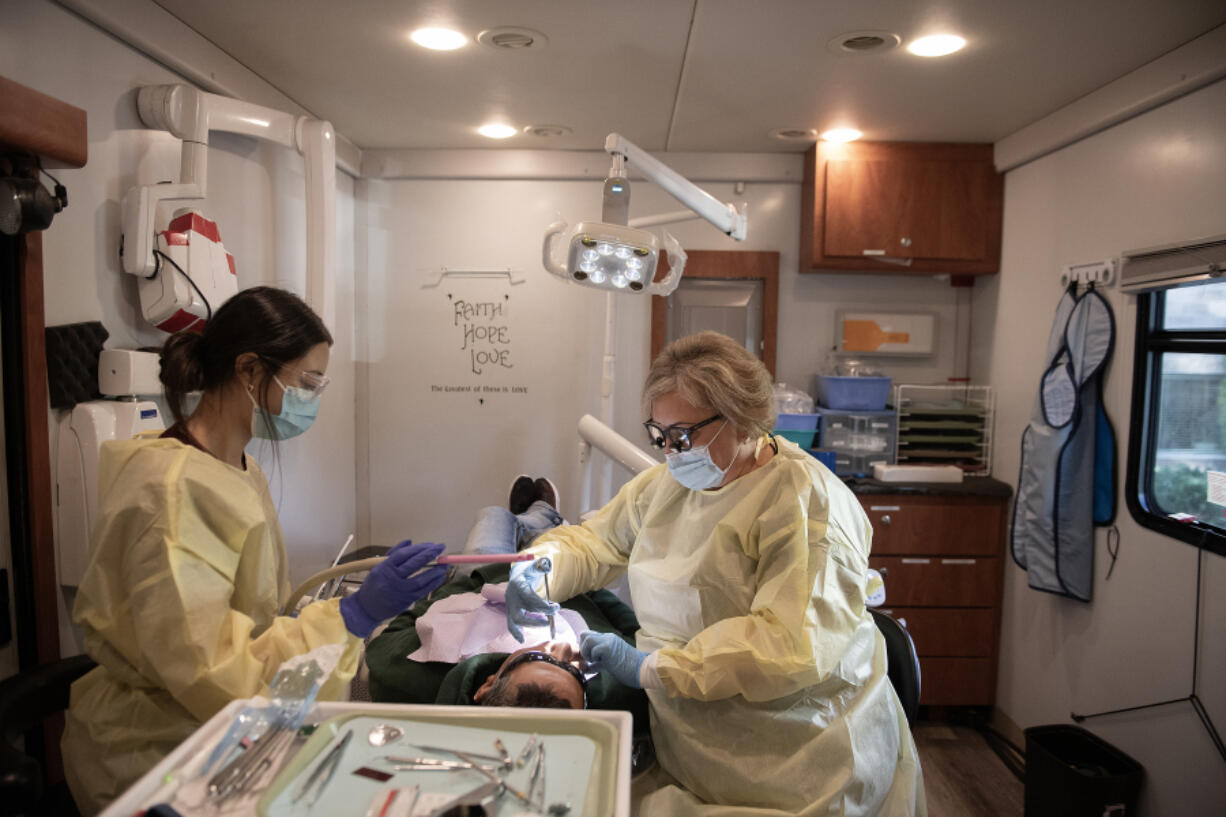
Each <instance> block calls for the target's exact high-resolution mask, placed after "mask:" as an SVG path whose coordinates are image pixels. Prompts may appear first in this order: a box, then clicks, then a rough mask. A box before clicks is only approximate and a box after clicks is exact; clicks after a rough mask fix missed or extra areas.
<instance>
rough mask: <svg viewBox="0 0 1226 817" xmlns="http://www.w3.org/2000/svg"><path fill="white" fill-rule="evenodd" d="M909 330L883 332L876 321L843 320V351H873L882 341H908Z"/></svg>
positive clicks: (879, 346)
mask: <svg viewBox="0 0 1226 817" xmlns="http://www.w3.org/2000/svg"><path fill="white" fill-rule="evenodd" d="M910 341H911V334H910V333H909V332H884V331H882V329H881V327H880V326H878V325H877V322H876V321H863V320H845V321H843V351H845V352H875V351H877V350H878V349H880V348H881V345H882V344H883V343H909V342H910Z"/></svg>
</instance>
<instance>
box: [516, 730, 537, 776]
mask: <svg viewBox="0 0 1226 817" xmlns="http://www.w3.org/2000/svg"><path fill="white" fill-rule="evenodd" d="M540 739H541V737H540V735H537V734H535V733H534V734H533V735H532V737H530V738H528V742H527V743H525V744H524V748H523V750H522V751H521V752H520V753H519V757H518V758H517V759H516V760H515V765H516V766H518V767H519V768H521V769H522V768H523V767H524V764H525V763H527V762H528V755H530V754H532V750H533V748H534V747H535V746H536V742H537V741H538V740H540Z"/></svg>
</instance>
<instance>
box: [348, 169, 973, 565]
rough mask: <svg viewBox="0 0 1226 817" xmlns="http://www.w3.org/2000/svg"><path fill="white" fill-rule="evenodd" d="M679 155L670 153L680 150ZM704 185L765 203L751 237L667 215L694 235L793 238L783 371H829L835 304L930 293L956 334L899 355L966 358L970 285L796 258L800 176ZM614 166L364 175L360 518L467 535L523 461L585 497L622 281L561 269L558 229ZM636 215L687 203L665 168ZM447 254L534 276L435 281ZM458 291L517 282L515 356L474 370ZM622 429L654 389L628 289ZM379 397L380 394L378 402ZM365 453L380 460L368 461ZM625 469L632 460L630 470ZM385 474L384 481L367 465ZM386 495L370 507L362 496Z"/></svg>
mask: <svg viewBox="0 0 1226 817" xmlns="http://www.w3.org/2000/svg"><path fill="white" fill-rule="evenodd" d="M664 158H667V157H666V156H665V157H664ZM705 187H706V188H707V189H708V190H709V191H710V192H711V193H712V194H713V195H715V196H717V197H719V198H721V199H723V200H738V201H739V200H745V201H747V202H748V203H749V212H750V220H749V225H750V226H749V240H747V241H745V242H742V243H737V242H734V241H732V240H731V239H729V238H727V237H726V236H724V235H722V234H721V233H719V232H718V231H717V230H715V229H714V228H713V227H711V226H710V225H709V224H707V223H706V222H702V221H693V222H687V223H682V224H677V225H672V226H670V227H669V228H668V229H669V230H670V231H671V232H672V233H673V234H674V235H676V236H677V237H678V239H679V240H680V241H681V243H682V246H684V247H686V248H687V249H724V250H777V251H779V253H780V256H781V257H780V288H779V290H780V291H779V338H778V356H777V374H778V377H779V378H780V379H782V380H784V381H786V382H789V383H792V384H794V385H797V386H801V387H803V388H806V389H811V388H812V378H813V374H814V373H815V372H816V370H817V369H818V367H819V366H820V365H821V364H822V362H823V361H824V359H825V356H826V353H827V352H828V351H829V349H830V347H831V345H832V343H833V338H834V319H835V311H836V310H837V309H838V308H840V307H845V306H855V307H868V308H876V309H882V310H895V311H900V310H901V311H907V310H916V309H922V310H931V311H934V312H936V313H937V314H938V331H939V351H938V353H937V354H936V355H935V356H933V357H932V358H926V359H919V360H910V361H907V360H901V361H900V360H899V359H893V360H883V361H882V365H883V367H885V368H886V369H887V372H888V373H890V374H892V375H894V376H895V377H896V378H899V379H902V380H906V381H908V382H920V383H928V382H942V381H944V379H945V378H947V377H949V376H951V375H952V373H953V367H954V349H953V343H954V340H953V336H954V314H955V301H956V291H955V290H953V289H952V288H951V287H950V286H949V284H948V282H945V281H938V280H935V279H933V278H930V277H921V278H901V277H875V276H864V275H854V274H837V275H811V274H805V275H801V274H798V272H797V268H796V266H797V249H798V245H799V226H800V185H799V184H749V185H748V186H747V188H746V189H745V191H744V193H743V194H740V195H738V194H736V193H734V191H733V185H731V184H709V185H705ZM599 194H600V185H599V182H597V181H490V180H403V181H363V182H361V183H359V185H358V191H357V198H358V226H357V242H358V247H357V254H358V262H357V286H358V295H357V315H358V317H357V323H358V325H359V327H361V333H362V335H363V337H364V342H365V343H366V344H368V346H367V348H366V349H365V351H363V352H361V353H360V354H359V359H360V361H361V362H360V364H359V370H360V372H361V375H360V377H361V379H360V383H359V398H358V399H359V413H360V415H361V417H362V419H360V420H359V434H361V426H362V425H363V423H368V428H369V438H368V439H360V440H359V445H358V448H359V453H358V457H359V477H358V479H359V489H358V494H359V503H360V506H359V519H360V523H359V524H360V526H361V527H362V528H363V530H364V531H365V530H369V531H370V534H369V537H368V538H369V540H370V541H371V542H373V543H375V544H391V543H394V542H395V541H398V540H399V539H401V538H405V537H412V538H414V539H417V540H419V541H420V540H423V539H434V540H440V541H445V542H446V543H447V544H448V546H449V547H450V548H459V547H461V546H462V545H463V542H464V539H465V536H466V533H467V530H468V526H469V525H470V524H471V522H472V519H473V517H474V514H475V512H476V510H477V509H478V508H479V507H481V506H483V505H488V504H505V502H506V498H507V489H508V486H509V485H510V483H511V481H512V480H513V479H514V477H515V476H516V475H517V474H519V473H528V474H531V475H533V476H541V475H545V476H549V477H551V478H553V479H554V480H555V481H556V482H558V484H559V486H560V488H561V491H562V495H563V508H562V510H563V512H564V513H566V514H568V515H569V516H570V517H571V518H574V516H575V514H576V513H577V512H579V511H580V510H582V509H580V508H579V506H578V493H579V489H580V471H579V470H578V467H577V461H576V444H577V437H576V434H575V424H576V422H577V421H578V418H579V416H580V415H581V414H583V413H585V412H587V413H592V414H596V415H598V414H599V408H600V393H599V377H600V370H601V359H602V354H603V344H604V316H605V296H604V295H603V294H602V293H600V292H598V291H596V290H593V289H589V288H585V287H580V286H575V285H572V284H569V283H567V282H564V281H562V280H560V279H558V278H555V277H553V276H551V275H549V274H547V273H546V272H545V271H544V269H543V268H542V266H541V260H540V254H541V246H540V245H541V239H542V236H543V233H544V228H545V226H546V225H548V224H549V223H550V222H552V221H554V220H555V219H557V218H559V217H562V218H564V219H566V220H568V221H569V222H570V223H572V224H573V223H574V222H576V221H579V220H583V219H598V218H599V212H600V210H599V208H600V200H599ZM633 196H634V199H633V205H632V211H631V215H632V216H637V215H647V214H651V213H659V212H667V211H672V210H676V209H677V206H678V205H677V204H676V202H675V201H673V200H672V199H671V198H669V197H668V196H667V195H666V194H664V193H663V192H662V191H660V190H659V189H658V188H656V187H655V186H654V185H651V184H648V183H646V182H641V183H635V184H634V190H633ZM443 267H511V268H513V269H514V270H515V272H514V276H515V278H516V279H522V280H523V281H524V283H522V284H518V285H514V286H510V285H507V284H506V283H505V282H499V281H497V280H494V279H484V280H455V281H452V280H450V279H448V280H447V281H445V283H444V284H443V285H442V286H440V287H439V288H437V289H430V288H423V285H425V284H430V283H433V282H434V281H436V280H437V279H438V275H439V272H440V271H441V269H442V268H443ZM448 293H450V294H451V295H452V296H453V298H457V299H459V298H463V299H469V300H470V299H478V298H480V299H492V300H494V301H497V300H498V299H500V298H501V297H502V295H509V296H511V300H510V301H508V302H506V303H508V304H509V308H508V311H507V313H506V314H505V315H504V316H503V318H504V319H503V320H500V323H504V324H505V325H506V326H507V329H508V332H509V337H510V338H511V341H510V345H511V348H512V356H513V361H514V368H513V369H510V370H504V371H501V372H497V373H483V374H482V375H476V374H474V373H472V372H471V371H469V365H468V359H467V354H468V353H467V352H465V351H464V350H463V349H462V348H461V345H462V335H461V332H462V330H461V329H459V328H457V327H456V326H455V325H454V319H453V312H452V311H451V307H450V305H449V304H450V302H449V301H448V300H447V294H448ZM618 304H619V306H618V315H617V338H618V342H617V347H616V350H615V352H616V355H617V370H616V380H617V383H616V392H615V394H616V401H615V402H616V406H615V411H614V426H615V428H616V429H617V430H618V431H619V432H620V433H622V434H623V435H625V436H627V437H628V438H630V439H631V440H633V441H635V442H640V443H641V441H642V439H643V431H642V428H641V426H640V423H641V422H642V420H643V417H641V416H640V411H639V391H640V388H641V386H642V382H643V379H644V377H645V376H646V371H647V366H648V363H649V361H648V359H647V358H648V355H649V352H650V302H649V300H648V299H647V298H644V297H635V296H632V295H624V296H618ZM482 384H491V385H497V386H503V385H506V386H508V387H509V386H516V385H519V386H526V387H527V389H528V391H527V393H526V394H514V393H511V394H506V395H504V394H501V393H499V394H495V395H488V396H487V400H486V403H485V404H484V405H482V404H479V403H478V402H477V398H476V397H475V396H473V395H471V394H465V393H458V394H457V393H446V392H443V393H439V392H434V391H432V390H431V387H432V386H439V385H461V386H463V385H478V386H479V385H482ZM363 401H365V406H363ZM364 462H365V464H364ZM616 472H617V473H616V475H615V476H616V479H617V480H618V482H619V484H620V481H621V480H624V479H625V478H626V476H627V474H626V473H625V472H623V471H622V470H621V469H620V468H618V469H616ZM365 475H369V486H368V487H367V488H364V487H363V486H362V484H361V482H362V480H363V479H365V478H366V476H365ZM366 497H369V507H368V508H367V507H362V506H361V502H362V500H363V498H366Z"/></svg>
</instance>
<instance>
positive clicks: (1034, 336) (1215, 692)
mask: <svg viewBox="0 0 1226 817" xmlns="http://www.w3.org/2000/svg"><path fill="white" fill-rule="evenodd" d="M1224 134H1226V82H1218V83H1217V84H1216V85H1212V86H1209V87H1207V88H1205V89H1202V90H1200V91H1198V92H1196V93H1194V94H1192V95H1189V96H1187V97H1184V98H1182V99H1179V100H1176V101H1174V102H1171V103H1168V104H1167V105H1165V106H1163V107H1161V108H1158V109H1156V110H1153V111H1151V112H1149V113H1147V114H1144V115H1143V116H1140V117H1138V118H1136V119H1133V120H1130V121H1128V122H1125V123H1123V124H1120V125H1117V126H1115V127H1113V128H1111V129H1110V130H1108V131H1105V132H1103V133H1100V134H1098V135H1096V136H1094V137H1092V138H1090V139H1087V140H1085V141H1082V142H1079V143H1077V144H1074V145H1072V146H1070V147H1067V148H1065V149H1063V150H1061V151H1059V152H1057V153H1054V154H1052V155H1050V156H1047V157H1045V158H1042V159H1040V160H1038V161H1035V162H1033V163H1031V164H1028V165H1024V166H1022V167H1020V168H1018V169H1017V170H1014V171H1012V172H1010V173H1009V174H1008V175H1007V177H1006V183H1005V226H1004V251H1003V261H1002V271H1001V274H1000V276H998V277H996V278H991V279H984V281H983V283H984V284H986V285H985V286H979V287H977V288H976V290H975V297H974V320H975V323H974V333H973V342H972V353H973V356H972V363H973V372H974V373H975V374H976V375H978V376H980V377H982V378H986V379H987V381H988V382H990V383H991V384H992V385H993V386H994V387H995V388H996V389H997V390H998V391H997V406H998V413H997V419H996V439H997V451H996V466H995V467H994V469H993V470H994V472H995V475H996V476H997V478H999V479H1003V480H1005V481H1008V482H1010V483H1014V484H1015V483H1016V474H1017V469H1018V459H1019V451H1018V449H1019V443H1020V438H1021V433H1022V430H1023V428H1025V426H1026V424H1027V422H1028V421H1029V419H1030V412H1031V408H1032V406H1033V403H1034V395H1035V393H1036V389H1037V385H1038V380H1039V376H1040V374H1041V373H1042V370H1043V369H1044V365H1045V362H1044V360H1043V359H1042V358H1043V351H1044V346H1045V344H1046V338H1047V333H1048V330H1049V327H1050V325H1051V319H1052V313H1053V311H1054V309H1055V305H1056V302H1057V301H1058V300H1059V298H1060V296H1061V289H1060V285H1059V282H1058V276H1059V274H1060V269H1061V267H1062V266H1064V265H1066V264H1075V263H1082V262H1087V261H1095V260H1099V259H1103V258H1110V257H1113V256H1117V255H1119V254H1120V252H1121V251H1123V250H1127V249H1135V248H1139V247H1145V246H1151V245H1155V244H1161V243H1165V242H1171V241H1178V240H1181V239H1189V238H1195V237H1200V236H1207V235H1215V234H1221V233H1223V232H1226V197H1224V196H1223V187H1222V181H1223V179H1226V135H1224ZM1106 294H1107V297H1108V299H1109V300H1110V302H1111V304H1112V306H1113V308H1114V310H1115V317H1116V350H1115V355H1114V359H1113V361H1112V363H1111V368H1110V370H1109V372H1108V376H1107V382H1106V393H1105V399H1106V407H1107V411H1108V413H1109V414H1110V416H1111V418H1112V420H1113V421H1114V423H1115V427H1116V431H1117V434H1118V436H1119V447H1118V452H1117V454H1118V457H1119V461H1120V463H1121V478H1120V494H1119V497H1118V502H1119V516H1118V520H1117V524H1118V526H1119V530H1120V540H1121V541H1120V555H1119V561H1118V563H1117V564H1116V567H1115V571H1114V573H1113V574H1112V576H1111V579H1110V580H1109V581H1108V580H1106V573H1107V569H1108V567H1109V565H1110V559H1109V557H1108V556H1107V553H1106V550H1105V532H1103V531H1099V533H1098V550H1097V553H1096V566H1095V573H1096V581H1095V587H1094V601H1093V602H1092V603H1091V604H1082V603H1079V602H1075V601H1069V600H1065V599H1061V598H1057V597H1054V596H1051V595H1048V594H1045V593H1040V592H1037V591H1034V590H1030V589H1029V588H1028V587H1027V585H1026V576H1025V573H1024V572H1023V571H1022V570H1020V569H1018V568H1017V567H1016V566H1015V565H1014V564H1013V563H1012V562H1010V563H1008V566H1007V567H1006V570H1005V601H1004V603H1005V607H1004V622H1003V632H1002V642H1001V665H1000V682H999V688H998V696H997V705H998V706H999V707H1000V708H1001V709H1002V710H1003V711H1004V712H1005V713H1006V714H1007V715H1009V716H1010V717H1011V718H1012V719H1013V720H1014V721H1016V722H1017V723H1018V724H1019V725H1021V726H1023V727H1026V726H1033V725H1037V724H1044V723H1068V722H1069V720H1068V715H1069V712H1070V711H1076V712H1080V713H1085V712H1095V711H1102V710H1109V709H1115V708H1122V707H1128V706H1133V705H1136V704H1144V703H1149V702H1154V701H1163V700H1169V699H1173V698H1179V697H1183V696H1185V695H1187V694H1188V693H1189V692H1190V691H1191V689H1192V677H1191V674H1192V641H1193V623H1194V622H1193V618H1194V617H1193V598H1194V593H1195V576H1196V550H1195V549H1194V548H1192V547H1190V546H1188V545H1186V544H1184V543H1183V542H1179V541H1175V540H1173V539H1170V538H1167V537H1164V536H1161V535H1159V534H1157V533H1154V532H1153V531H1150V530H1147V529H1145V528H1142V527H1140V526H1139V525H1138V524H1137V523H1136V522H1134V521H1133V519H1132V518H1131V516H1130V515H1129V513H1128V510H1127V508H1126V507H1125V505H1124V496H1123V490H1124V480H1123V473H1122V468H1123V463H1124V460H1125V457H1126V452H1127V446H1128V428H1129V410H1130V395H1131V391H1130V390H1131V387H1132V354H1133V339H1134V334H1135V332H1134V330H1135V323H1136V299H1135V298H1134V297H1130V296H1126V295H1122V294H1120V293H1119V292H1118V291H1115V290H1114V289H1113V290H1111V291H1109V292H1107V293H1106ZM1204 567H1205V575H1204V580H1203V593H1204V596H1203V603H1204V610H1203V612H1202V615H1201V632H1200V648H1201V657H1200V661H1201V664H1200V671H1199V677H1198V678H1197V688H1198V692H1199V694H1200V696H1201V697H1202V699H1203V701H1204V704H1205V706H1206V708H1207V710H1208V711H1209V713H1210V715H1211V716H1212V717H1213V719H1214V721H1215V722H1216V724H1217V728H1218V730H1219V731H1221V730H1222V729H1223V728H1226V694H1224V693H1223V690H1226V647H1224V645H1226V638H1224V636H1226V561H1224V560H1223V559H1222V558H1221V557H1219V556H1213V555H1206V557H1205V565H1204ZM1084 726H1085V727H1086V728H1089V729H1091V730H1092V731H1094V732H1095V733H1096V734H1098V735H1100V736H1101V737H1103V738H1104V739H1105V740H1108V741H1110V742H1111V743H1113V744H1115V745H1116V746H1118V747H1119V748H1120V749H1122V750H1124V751H1125V752H1127V753H1128V754H1130V755H1132V756H1133V757H1134V758H1136V759H1137V760H1138V761H1139V762H1141V763H1142V764H1143V765H1144V766H1145V767H1146V770H1147V774H1148V778H1147V783H1146V789H1145V795H1144V807H1145V813H1147V814H1150V815H1175V814H1220V813H1221V811H1222V803H1223V802H1224V801H1226V773H1224V764H1223V760H1222V758H1221V757H1220V756H1219V755H1218V754H1217V752H1216V751H1215V750H1214V748H1213V746H1212V744H1211V743H1210V739H1209V736H1208V734H1207V733H1206V731H1205V730H1204V728H1203V727H1202V726H1201V724H1200V722H1199V721H1198V720H1197V718H1196V717H1195V715H1194V713H1193V710H1192V707H1191V705H1190V704H1186V703H1185V704H1178V705H1174V706H1168V707H1163V708H1160V709H1154V710H1149V711H1146V712H1140V713H1134V714H1128V715H1120V716H1112V717H1107V718H1103V719H1097V720H1091V721H1086V722H1085V724H1084Z"/></svg>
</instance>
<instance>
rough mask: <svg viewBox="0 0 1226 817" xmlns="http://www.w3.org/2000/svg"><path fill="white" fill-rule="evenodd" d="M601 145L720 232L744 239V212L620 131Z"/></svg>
mask: <svg viewBox="0 0 1226 817" xmlns="http://www.w3.org/2000/svg"><path fill="white" fill-rule="evenodd" d="M604 149H605V150H606V151H607V152H608V153H610V154H613V155H615V156H619V155H620V156H624V157H625V158H626V161H627V162H629V163H630V164H631V165H632V166H634V167H635V168H636V169H637V170H639V172H641V173H642V174H643V175H644V176H646V177H647V178H648V179H650V180H651V181H653V182H655V183H656V184H658V185H659V186H660V187H661V188H662V189H663V190H664V191H665V192H667V193H668V194H669V195H670V196H672V197H673V198H675V199H676V200H677V201H679V202H681V203H682V204H684V205H685V206H686V207H689V208H690V209H691V210H693V211H694V212H695V213H697V214H698V215H700V216H702V217H703V218H705V219H706V220H707V221H709V222H711V223H712V224H713V225H715V227H717V228H718V229H719V230H721V231H722V232H724V233H727V234H728V235H730V236H732V237H733V238H734V239H736V240H737V241H744V240H745V231H746V217H745V213H743V212H738V211H737V209H736V208H735V207H734V206H732V205H731V204H725V203H724V202H722V201H720V200H719V199H717V198H715V197H714V196H712V195H711V194H710V193H708V192H707V191H705V190H703V189H702V188H701V187H699V186H698V185H696V184H694V183H693V182H691V181H690V180H689V179H687V178H685V177H684V176H682V175H681V174H680V173H678V172H677V171H675V170H673V169H672V168H671V167H669V166H668V165H666V164H664V163H663V162H661V161H660V160H659V159H657V158H655V157H654V156H652V155H651V154H650V153H648V152H647V151H645V150H643V149H642V148H640V147H639V146H638V145H636V144H634V143H633V142H631V141H630V140H629V139H627V138H626V137H624V136H622V135H621V134H620V133H610V134H609V135H608V137H607V138H606V139H605V143H604Z"/></svg>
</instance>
